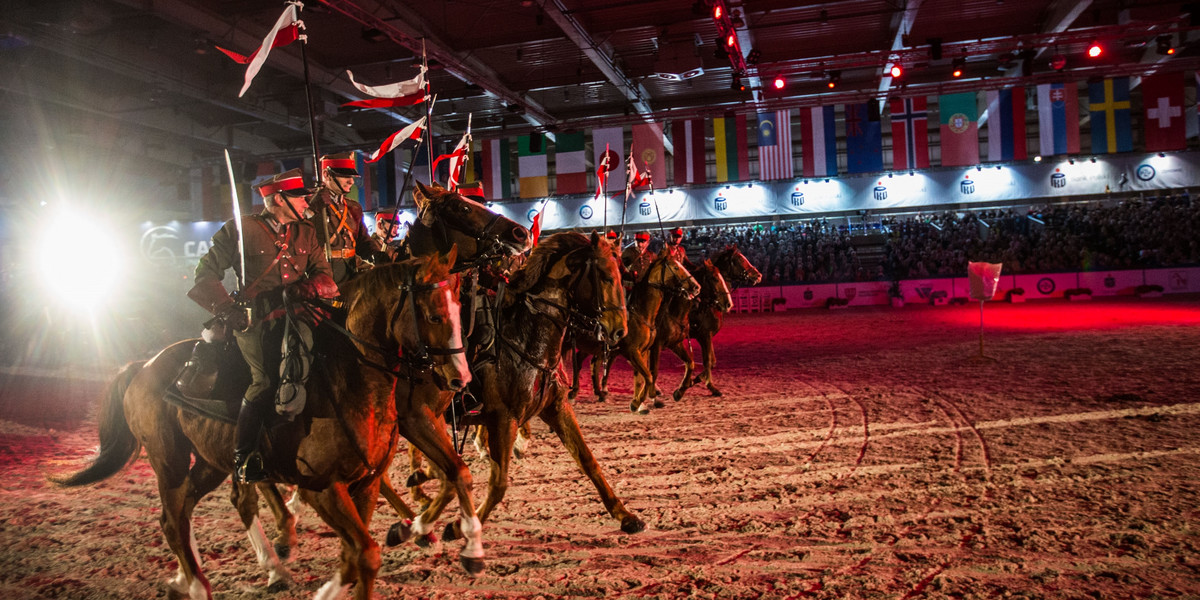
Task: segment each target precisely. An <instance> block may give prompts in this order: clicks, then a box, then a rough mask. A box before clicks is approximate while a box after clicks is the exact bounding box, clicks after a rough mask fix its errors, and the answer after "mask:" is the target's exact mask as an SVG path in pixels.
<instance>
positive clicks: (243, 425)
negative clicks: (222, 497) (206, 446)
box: [233, 399, 267, 483]
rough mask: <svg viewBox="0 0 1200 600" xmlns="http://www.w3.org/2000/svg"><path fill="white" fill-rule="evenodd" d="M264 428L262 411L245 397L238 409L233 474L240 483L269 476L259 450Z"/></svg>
mask: <svg viewBox="0 0 1200 600" xmlns="http://www.w3.org/2000/svg"><path fill="white" fill-rule="evenodd" d="M262 428H263V415H262V411H261V410H260V409H259V407H258V406H255V405H254V404H252V403H250V402H248V401H246V400H244V399H243V400H242V408H241V410H239V411H238V419H237V430H236V432H235V433H234V452H233V476H234V478H235V479H237V481H238V482H240V483H255V482H258V481H262V480H264V479H266V478H267V470H266V467H265V466H264V465H263V458H262V454H261V453H259V451H258V440H259V438H260V437H262Z"/></svg>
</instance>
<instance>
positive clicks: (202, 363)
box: [166, 340, 250, 424]
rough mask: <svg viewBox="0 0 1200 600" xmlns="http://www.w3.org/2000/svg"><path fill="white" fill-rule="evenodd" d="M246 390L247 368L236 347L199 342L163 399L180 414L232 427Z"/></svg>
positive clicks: (231, 343)
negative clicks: (192, 413)
mask: <svg viewBox="0 0 1200 600" xmlns="http://www.w3.org/2000/svg"><path fill="white" fill-rule="evenodd" d="M248 387H250V367H249V365H247V364H246V360H245V359H244V358H242V352H241V350H239V349H238V346H237V344H236V343H235V342H233V341H227V342H215V343H208V342H205V341H203V340H201V341H197V342H196V348H195V349H194V350H193V352H192V357H191V358H190V359H189V360H188V361H187V362H186V363H184V365H183V368H182V369H180V372H179V376H178V377H177V378H176V380H175V384H174V385H172V386H170V387H168V388H167V393H166V399H167V402H170V403H171V404H174V405H175V406H178V407H180V408H183V409H184V410H189V411H192V412H195V413H198V414H201V415H204V416H206V417H208V418H210V419H215V420H217V421H221V422H224V423H229V424H233V423H235V422H237V416H238V410H239V409H240V408H241V403H242V396H243V395H244V394H245V393H246V388H248Z"/></svg>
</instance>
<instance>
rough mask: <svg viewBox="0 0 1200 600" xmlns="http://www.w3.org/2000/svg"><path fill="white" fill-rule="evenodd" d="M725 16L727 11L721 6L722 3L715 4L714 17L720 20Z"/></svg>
mask: <svg viewBox="0 0 1200 600" xmlns="http://www.w3.org/2000/svg"><path fill="white" fill-rule="evenodd" d="M723 16H725V11H724V10H723V9H722V8H721V5H720V4H718V5H716V6H714V7H713V18H714V19H716V20H718V21H720V20H721V17H723Z"/></svg>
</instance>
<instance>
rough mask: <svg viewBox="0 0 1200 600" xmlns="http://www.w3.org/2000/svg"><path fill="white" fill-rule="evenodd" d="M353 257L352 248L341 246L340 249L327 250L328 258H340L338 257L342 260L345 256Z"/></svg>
mask: <svg viewBox="0 0 1200 600" xmlns="http://www.w3.org/2000/svg"><path fill="white" fill-rule="evenodd" d="M354 257H355V253H354V248H342V249H341V250H330V251H329V258H340V259H343V260H344V259H347V258H354Z"/></svg>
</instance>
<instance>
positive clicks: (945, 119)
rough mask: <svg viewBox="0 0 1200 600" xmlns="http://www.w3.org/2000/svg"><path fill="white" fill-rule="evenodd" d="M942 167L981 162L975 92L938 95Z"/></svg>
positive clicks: (964, 165)
mask: <svg viewBox="0 0 1200 600" xmlns="http://www.w3.org/2000/svg"><path fill="white" fill-rule="evenodd" d="M938 120H939V121H940V124H941V140H942V166H943V167H966V166H972V165H978V164H979V97H978V96H976V95H975V92H962V93H960V94H945V95H942V96H938Z"/></svg>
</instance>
